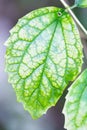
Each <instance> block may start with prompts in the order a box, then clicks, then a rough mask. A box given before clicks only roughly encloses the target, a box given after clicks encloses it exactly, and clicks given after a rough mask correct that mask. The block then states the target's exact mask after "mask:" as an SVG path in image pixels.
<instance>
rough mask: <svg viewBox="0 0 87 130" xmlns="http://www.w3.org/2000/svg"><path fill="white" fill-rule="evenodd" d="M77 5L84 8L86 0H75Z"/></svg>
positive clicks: (86, 3) (86, 4)
mask: <svg viewBox="0 0 87 130" xmlns="http://www.w3.org/2000/svg"><path fill="white" fill-rule="evenodd" d="M75 4H76V5H77V7H82V8H85V7H87V0H75Z"/></svg>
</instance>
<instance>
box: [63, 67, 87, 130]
mask: <svg viewBox="0 0 87 130" xmlns="http://www.w3.org/2000/svg"><path fill="white" fill-rule="evenodd" d="M63 113H64V114H65V128H67V130H86V129H87V69H86V70H85V71H84V72H83V73H82V74H81V75H80V76H79V77H78V79H77V80H76V81H75V82H74V83H73V84H72V85H71V87H70V88H69V93H68V95H67V97H66V102H65V106H64V110H63Z"/></svg>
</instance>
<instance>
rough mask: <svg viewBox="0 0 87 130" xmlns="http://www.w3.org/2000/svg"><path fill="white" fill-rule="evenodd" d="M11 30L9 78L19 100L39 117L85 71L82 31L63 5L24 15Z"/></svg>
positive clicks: (9, 40)
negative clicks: (80, 32) (79, 30)
mask: <svg viewBox="0 0 87 130" xmlns="http://www.w3.org/2000/svg"><path fill="white" fill-rule="evenodd" d="M10 33H11V35H10V37H9V39H8V40H7V42H6V45H7V51H6V56H5V58H6V71H7V72H8V74H9V82H10V83H11V84H12V86H13V88H14V89H15V92H16V95H17V99H18V101H21V102H22V103H23V105H24V108H25V109H26V110H28V111H29V112H30V113H31V115H32V117H33V118H38V117H40V116H41V115H42V114H44V113H45V112H46V111H47V110H48V108H50V107H51V106H54V105H55V104H56V102H57V101H58V99H59V98H60V96H61V95H62V93H63V91H64V89H65V87H66V86H67V85H68V83H69V81H72V80H74V79H75V78H76V76H77V75H78V74H79V73H80V71H81V66H82V44H81V41H80V36H79V32H78V29H77V27H76V24H75V23H74V21H73V19H72V18H71V16H70V15H69V14H68V13H65V12H64V10H63V9H60V8H56V7H46V8H41V9H38V10H35V11H33V12H31V13H29V14H27V15H26V16H24V17H23V18H21V19H20V20H19V21H18V23H17V25H16V26H15V27H14V28H13V29H12V30H11V31H10Z"/></svg>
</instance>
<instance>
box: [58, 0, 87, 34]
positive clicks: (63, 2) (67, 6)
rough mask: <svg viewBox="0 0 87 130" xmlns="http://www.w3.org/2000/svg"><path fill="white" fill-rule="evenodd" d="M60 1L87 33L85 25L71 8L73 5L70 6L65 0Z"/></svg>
mask: <svg viewBox="0 0 87 130" xmlns="http://www.w3.org/2000/svg"><path fill="white" fill-rule="evenodd" d="M60 1H61V3H62V4H63V5H64V7H65V8H66V9H67V11H68V12H69V13H70V15H71V16H72V17H73V19H74V20H75V21H76V23H77V24H78V25H79V26H80V28H81V29H82V30H83V32H84V33H85V34H86V35H87V30H86V29H85V28H84V26H83V25H82V24H81V23H80V21H79V20H78V18H77V17H76V16H75V14H74V13H73V11H72V10H71V9H72V7H71V8H70V6H69V5H68V4H67V3H66V2H65V1H64V0H60Z"/></svg>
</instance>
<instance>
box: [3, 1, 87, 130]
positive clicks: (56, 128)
mask: <svg viewBox="0 0 87 130" xmlns="http://www.w3.org/2000/svg"><path fill="white" fill-rule="evenodd" d="M68 1H69V4H70V5H72V4H73V2H74V1H73V0H68ZM44 6H57V7H63V6H62V4H61V3H60V1H59V0H31V1H30V0H0V130H65V129H64V128H63V127H64V116H63V114H62V108H63V105H64V101H65V97H64V96H65V95H66V93H67V91H65V94H64V96H62V98H61V99H60V101H59V102H58V103H57V104H56V106H55V107H52V108H51V109H49V110H48V111H47V114H46V115H44V116H42V117H41V118H40V119H38V120H33V119H32V118H31V116H30V115H29V113H28V112H27V111H24V109H23V107H22V105H21V104H20V103H18V102H17V101H16V96H15V92H14V91H13V89H12V86H11V85H10V84H9V83H8V81H7V73H5V72H4V67H5V61H4V55H5V51H6V47H5V46H4V42H5V41H6V39H7V38H8V36H9V30H10V29H11V28H12V27H13V26H14V25H15V24H16V22H17V20H18V19H19V18H20V17H22V16H23V15H25V14H27V13H28V12H30V11H32V10H34V9H37V8H40V7H44ZM74 12H75V14H76V16H77V17H78V18H79V20H80V21H81V23H82V24H83V25H84V27H85V28H86V29H87V8H86V9H79V8H76V9H74ZM80 34H81V38H82V41H83V45H84V53H85V58H84V61H85V64H84V66H83V68H85V67H87V65H86V64H87V62H86V60H87V58H86V57H87V45H86V44H87V36H85V35H84V33H83V32H82V31H81V30H80Z"/></svg>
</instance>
